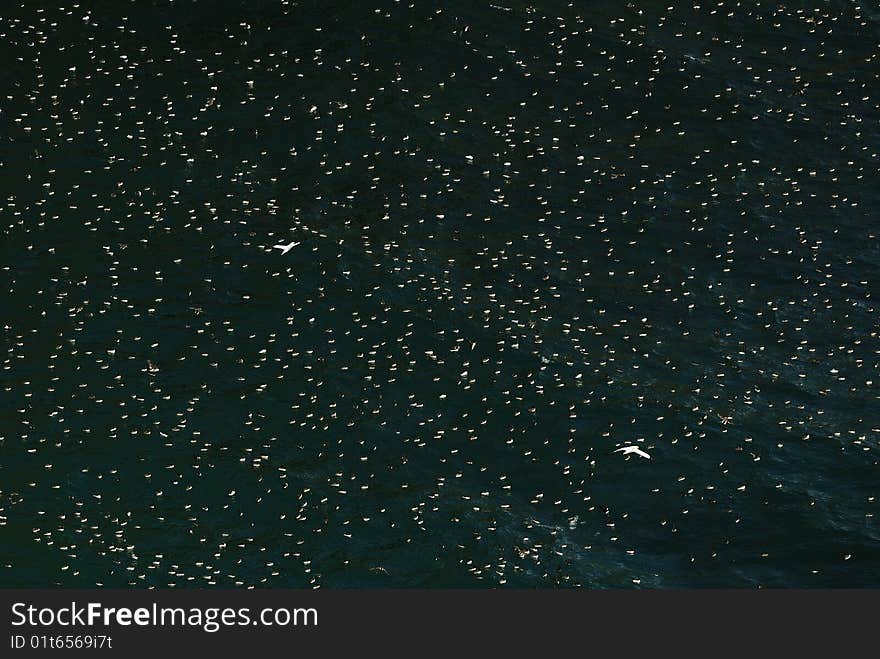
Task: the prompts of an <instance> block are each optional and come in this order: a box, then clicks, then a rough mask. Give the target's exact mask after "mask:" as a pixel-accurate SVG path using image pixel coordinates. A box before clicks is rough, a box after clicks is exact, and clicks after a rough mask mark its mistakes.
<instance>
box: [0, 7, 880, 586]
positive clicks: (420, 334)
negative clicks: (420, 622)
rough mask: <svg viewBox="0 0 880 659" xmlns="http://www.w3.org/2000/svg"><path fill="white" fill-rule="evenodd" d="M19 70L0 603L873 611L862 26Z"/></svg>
mask: <svg viewBox="0 0 880 659" xmlns="http://www.w3.org/2000/svg"><path fill="white" fill-rule="evenodd" d="M0 52H2V58H3V62H4V66H3V67H2V69H0V78H2V91H0V126H2V128H0V291H2V298H0V299H2V304H0V328H2V342H3V344H2V345H3V353H2V356H0V362H2V368H0V387H2V391H0V585H3V586H48V585H62V586H92V585H95V584H100V585H106V586H127V585H132V586H192V587H195V586H213V585H217V586H277V587H281V586H285V587H297V586H306V587H308V586H324V587H340V586H354V587H360V586H395V587H400V586H427V587H440V586H475V587H490V586H498V585H506V586H527V587H555V586H576V585H581V586H590V587H678V586H732V587H757V586H768V587H770V586H775V587H780V586H805V587H813V586H816V587H818V586H880V523H878V517H877V515H878V514H880V499H878V498H880V479H878V476H880V465H878V455H880V453H878V451H880V416H878V412H880V395H878V385H880V372H878V365H880V335H878V331H880V323H878V303H877V293H876V292H877V286H878V283H880V239H878V233H880V222H878V213H880V185H878V165H880V156H878V152H880V79H878V78H880V9H878V8H877V7H876V5H875V4H873V3H861V4H860V3H859V2H844V1H837V0H834V1H827V2H815V3H803V2H794V1H786V2H729V1H728V2H714V1H713V2H706V3H703V2H699V3H696V4H695V3H684V4H679V3H674V4H673V3H669V2H662V3H661V2H642V3H628V4H626V3H622V2H587V1H585V2H572V3H565V2H556V1H537V0H536V1H534V2H532V3H526V2H518V1H514V0H498V1H497V2H495V3H489V2H471V1H469V0H468V1H464V0H454V1H450V2H444V3H430V2H422V1H416V2H406V1H404V2H384V1H378V0H370V1H368V2H363V3H334V2H312V1H308V2H248V3H245V2H238V3H236V2H183V1H178V2H118V1H113V2H109V1H105V2H85V1H83V0H80V2H79V3H71V2H66V1H65V0H61V2H59V3H31V2H27V3H24V4H23V5H17V4H16V3H14V2H13V3H4V5H3V7H2V9H0ZM289 242H294V243H295V245H293V246H292V247H291V249H290V250H289V251H287V252H286V253H282V251H281V250H280V249H273V246H274V245H276V244H280V243H284V244H286V243H289ZM626 446H637V447H639V449H640V450H642V451H644V452H645V454H646V455H649V456H650V458H646V457H643V456H639V455H637V454H630V455H627V454H624V453H622V452H615V451H616V449H619V448H623V447H626Z"/></svg>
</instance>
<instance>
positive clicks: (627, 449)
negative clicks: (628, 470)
mask: <svg viewBox="0 0 880 659" xmlns="http://www.w3.org/2000/svg"><path fill="white" fill-rule="evenodd" d="M614 452H615V453H623V454H624V455H632V454H634V455H637V456H639V457H640V458H645V460H650V459H651V456H650V455H649V454H648V453H646V452H645V451H643V450H642V449H640V448H639V447H638V446H623V447H621V448H619V449H615V450H614Z"/></svg>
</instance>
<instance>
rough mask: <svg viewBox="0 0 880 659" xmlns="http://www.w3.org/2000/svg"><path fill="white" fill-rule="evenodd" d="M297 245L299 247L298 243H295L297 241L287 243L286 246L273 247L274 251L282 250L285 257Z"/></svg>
mask: <svg viewBox="0 0 880 659" xmlns="http://www.w3.org/2000/svg"><path fill="white" fill-rule="evenodd" d="M297 245H299V243H298V242H295V241H293V240H291V241H290V242H289V243H287V244H286V245H273V246H272V249H280V250H281V255H282V256H283V255H285V254H287V252H289V251H290V250H292V249H293V248H294V247H296V246H297Z"/></svg>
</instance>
